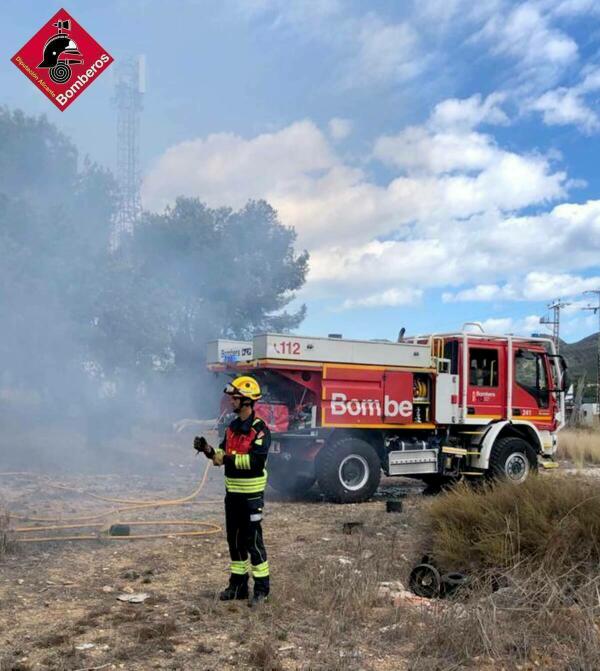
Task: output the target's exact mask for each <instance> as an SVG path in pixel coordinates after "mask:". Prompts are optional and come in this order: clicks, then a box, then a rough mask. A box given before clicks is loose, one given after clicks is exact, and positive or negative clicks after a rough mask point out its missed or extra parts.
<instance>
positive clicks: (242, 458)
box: [235, 454, 250, 471]
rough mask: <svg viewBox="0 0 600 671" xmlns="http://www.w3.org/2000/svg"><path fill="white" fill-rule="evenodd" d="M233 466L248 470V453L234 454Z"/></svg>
mask: <svg viewBox="0 0 600 671" xmlns="http://www.w3.org/2000/svg"><path fill="white" fill-rule="evenodd" d="M235 467H236V468H239V469H245V470H247V471H249V470H250V455H249V454H236V455H235Z"/></svg>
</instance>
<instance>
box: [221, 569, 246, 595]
mask: <svg viewBox="0 0 600 671" xmlns="http://www.w3.org/2000/svg"><path fill="white" fill-rule="evenodd" d="M247 598H248V576H237V575H236V576H233V575H232V576H231V578H230V579H229V585H227V587H226V588H225V589H224V590H223V591H222V592H221V593H220V594H219V600H220V601H234V600H236V599H247Z"/></svg>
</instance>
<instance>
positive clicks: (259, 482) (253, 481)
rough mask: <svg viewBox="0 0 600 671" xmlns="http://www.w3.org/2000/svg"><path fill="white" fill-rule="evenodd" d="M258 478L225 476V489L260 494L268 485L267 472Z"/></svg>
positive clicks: (238, 492)
mask: <svg viewBox="0 0 600 671" xmlns="http://www.w3.org/2000/svg"><path fill="white" fill-rule="evenodd" d="M263 473H264V475H262V476H260V477H258V478H228V477H225V489H227V491H228V492H234V493H237V494H258V493H259V492H263V491H264V489H265V487H266V486H267V472H266V471H263Z"/></svg>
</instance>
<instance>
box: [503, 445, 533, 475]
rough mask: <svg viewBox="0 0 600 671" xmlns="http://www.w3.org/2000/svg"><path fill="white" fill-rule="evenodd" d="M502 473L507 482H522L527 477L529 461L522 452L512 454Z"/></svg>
mask: <svg viewBox="0 0 600 671" xmlns="http://www.w3.org/2000/svg"><path fill="white" fill-rule="evenodd" d="M504 472H505V473H506V476H507V477H508V479H509V480H512V481H513V482H523V481H524V480H526V479H527V476H528V475H529V460H528V459H527V456H526V455H525V454H523V452H513V453H512V454H511V455H510V456H509V457H508V459H507V460H506V464H505V466H504Z"/></svg>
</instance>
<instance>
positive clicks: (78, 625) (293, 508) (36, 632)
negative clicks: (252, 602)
mask: <svg viewBox="0 0 600 671" xmlns="http://www.w3.org/2000/svg"><path fill="white" fill-rule="evenodd" d="M161 444H162V445H163V447H164V442H163V443H161ZM165 455H168V456H166V458H165V459H164V467H163V469H162V473H160V474H158V475H139V476H135V475H133V474H132V473H131V472H128V473H116V474H110V473H104V474H102V475H100V476H91V475H89V474H86V475H78V474H77V473H73V472H63V473H54V474H50V473H45V474H44V475H43V477H39V476H34V475H19V476H3V477H2V478H1V480H0V496H1V499H0V504H1V505H2V506H4V507H6V508H8V509H9V510H11V511H13V512H16V511H19V512H25V513H26V514H28V515H31V516H44V517H52V516H56V515H57V514H60V515H61V516H62V518H63V521H67V520H68V519H69V517H71V516H74V515H82V514H93V513H95V512H98V511H103V510H107V509H110V508H114V507H115V505H114V504H110V503H104V502H101V501H95V500H93V499H90V498H89V497H87V496H86V495H85V494H84V493H83V492H87V491H91V492H95V493H97V494H100V495H103V496H109V497H117V498H127V499H140V500H148V499H163V498H175V497H179V496H182V495H185V494H187V493H189V492H191V491H193V490H194V489H195V487H196V485H197V483H198V481H199V479H200V477H201V474H202V469H203V466H204V461H203V460H200V459H196V458H195V457H193V456H191V455H190V450H189V437H188V436H185V437H182V436H177V437H176V438H175V439H171V443H170V444H169V445H168V450H167V451H166V452H165ZM154 458H155V459H158V457H157V456H156V452H155V453H154ZM70 470H71V471H72V469H70ZM128 470H130V469H128ZM403 483H404V484H401V485H398V480H390V481H388V482H385V483H384V484H383V485H382V487H381V489H380V491H379V492H378V495H377V497H376V499H375V500H374V501H373V502H369V503H366V504H359V505H344V506H339V505H332V504H327V503H323V502H322V501H321V500H320V497H319V496H318V494H316V493H313V494H312V495H311V496H309V497H308V500H305V501H302V502H293V501H286V500H285V499H283V498H282V497H281V496H278V495H277V494H275V493H274V492H273V491H269V492H268V495H267V505H266V513H265V522H264V529H265V537H266V544H267V549H268V551H269V553H270V556H269V560H270V564H271V571H272V597H271V599H270V602H269V603H267V604H264V606H262V607H261V608H260V609H249V608H248V607H247V605H246V603H245V602H235V603H229V604H227V603H222V602H219V601H218V600H217V599H216V598H215V594H216V593H217V592H218V590H220V589H221V588H222V587H223V586H224V585H225V584H226V581H227V575H228V570H227V569H228V554H227V546H226V542H225V538H224V531H220V532H218V533H216V534H214V535H207V536H203V537H191V538H181V537H167V538H161V539H152V540H137V541H132V540H109V539H108V538H107V536H106V534H104V533H100V535H99V538H98V540H91V541H75V542H50V543H33V544H18V545H17V546H16V548H13V550H12V551H10V552H8V553H7V554H6V555H5V556H4V558H2V559H0V671H9V670H11V671H18V670H20V671H28V670H33V669H40V670H46V669H47V670H57V671H62V670H64V671H67V670H68V671H75V670H79V669H128V670H132V671H136V670H142V669H144V670H145V669H186V670H187V669H207V670H208V669H219V670H220V671H226V670H227V669H263V670H271V671H278V670H287V669H290V670H291V669H298V670H300V669H304V670H308V669H323V670H328V671H329V670H331V669H334V670H335V669H344V670H345V671H352V670H353V669H365V670H368V669H381V670H382V671H385V670H387V669H390V670H391V669H394V670H396V669H403V668H409V667H408V666H407V662H406V661H405V660H406V659H407V653H406V654H405V652H404V651H403V650H402V646H400V647H398V646H395V647H390V646H389V645H385V644H382V641H381V637H382V628H385V627H386V626H389V625H390V624H394V623H395V622H396V621H397V618H398V611H397V610H395V609H394V608H393V607H392V606H391V605H390V604H387V603H381V602H379V601H378V600H377V597H376V594H377V587H378V584H379V582H380V581H383V580H399V579H401V580H404V579H405V578H406V575H407V572H408V570H409V568H410V566H411V561H412V560H411V558H410V552H411V516H412V513H411V511H413V510H414V509H416V508H417V507H418V506H419V505H420V503H419V501H420V491H421V490H420V487H419V486H418V485H416V484H415V483H412V482H411V481H408V480H407V481H403ZM56 484H64V485H67V486H69V487H73V488H75V489H78V490H80V492H76V491H71V490H64V489H57V488H56V487H55V485H56ZM400 492H402V493H404V494H406V493H408V494H409V496H408V498H407V499H406V500H405V511H406V512H403V513H400V514H398V513H390V514H388V513H386V511H385V499H386V498H389V497H394V496H397V495H398V493H400ZM222 495H223V487H222V474H221V472H220V471H218V470H217V469H211V471H210V477H209V479H208V481H207V484H206V487H205V488H204V490H203V491H202V493H201V495H200V497H199V498H198V499H197V500H195V501H194V502H192V503H190V504H188V505H183V506H180V507H176V508H171V507H169V508H159V509H156V510H148V509H143V510H139V511H131V512H122V513H115V514H113V515H110V516H108V517H107V518H105V519H104V520H103V521H104V524H105V528H106V527H108V526H109V525H110V524H113V523H116V522H125V523H126V522H128V521H132V520H134V519H137V520H143V519H145V520H149V519H167V518H183V519H192V520H203V521H210V522H214V523H217V524H219V525H222V524H223V513H222ZM345 522H361V523H362V526H361V527H357V528H354V529H353V533H352V534H347V533H344V529H343V525H344V523H345ZM17 524H19V522H17V521H16V520H13V521H12V522H11V526H15V525H17ZM163 530H164V529H162V528H148V529H145V530H144V531H146V532H153V531H163ZM177 530H179V529H178V528H176V527H168V528H167V531H177ZM139 531H141V530H139ZM139 531H138V530H137V529H136V530H135V533H138V532H139ZM82 532H84V533H89V530H88V531H85V530H80V529H75V530H69V531H66V532H63V531H54V532H52V533H54V534H61V533H69V534H78V533H82ZM48 533H50V532H44V535H47V534H48ZM139 592H144V593H147V594H148V595H149V598H148V599H147V600H146V601H144V602H143V603H139V604H131V603H125V602H121V601H119V600H117V596H118V595H120V594H128V593H139ZM384 631H385V629H384ZM82 648H84V649H82Z"/></svg>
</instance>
